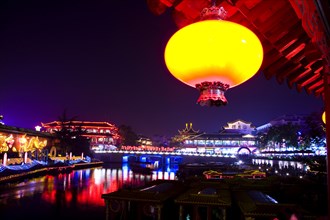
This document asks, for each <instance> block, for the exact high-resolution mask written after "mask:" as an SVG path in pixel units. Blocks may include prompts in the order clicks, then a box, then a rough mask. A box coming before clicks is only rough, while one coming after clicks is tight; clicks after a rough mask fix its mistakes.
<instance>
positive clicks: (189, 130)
mask: <svg viewBox="0 0 330 220" xmlns="http://www.w3.org/2000/svg"><path fill="white" fill-rule="evenodd" d="M178 132H179V134H181V135H182V134H198V133H200V132H199V130H197V131H196V130H194V128H193V126H192V123H191V122H190V123H189V126H188V123H186V127H185V128H184V129H183V130H178Z"/></svg>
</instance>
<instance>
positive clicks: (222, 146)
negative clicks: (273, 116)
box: [174, 120, 257, 155]
mask: <svg viewBox="0 0 330 220" xmlns="http://www.w3.org/2000/svg"><path fill="white" fill-rule="evenodd" d="M178 132H179V135H176V136H175V137H174V139H175V140H176V141H178V142H181V143H182V146H181V149H180V151H182V152H191V153H206V154H223V155H233V154H250V153H253V152H254V151H255V150H256V143H257V142H256V137H255V136H254V132H255V127H254V126H252V124H251V123H249V122H246V121H243V120H236V121H233V122H228V123H227V125H226V126H223V127H222V128H221V129H220V131H219V132H218V133H205V132H200V131H199V130H195V129H194V128H193V127H192V123H190V124H188V123H187V124H186V127H185V128H184V129H182V130H179V131H178Z"/></svg>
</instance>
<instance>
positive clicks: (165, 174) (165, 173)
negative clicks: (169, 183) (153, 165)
mask: <svg viewBox="0 0 330 220" xmlns="http://www.w3.org/2000/svg"><path fill="white" fill-rule="evenodd" d="M168 177H169V175H168V172H164V180H168Z"/></svg>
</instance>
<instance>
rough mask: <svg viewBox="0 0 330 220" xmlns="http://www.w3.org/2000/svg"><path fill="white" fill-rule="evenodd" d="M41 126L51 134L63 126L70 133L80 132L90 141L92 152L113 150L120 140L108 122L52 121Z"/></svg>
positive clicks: (113, 127) (114, 128)
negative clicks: (78, 130)
mask: <svg viewBox="0 0 330 220" xmlns="http://www.w3.org/2000/svg"><path fill="white" fill-rule="evenodd" d="M41 124H42V127H43V128H44V129H45V130H46V131H47V132H49V133H51V134H54V133H56V131H60V130H61V129H62V127H63V126H64V127H66V128H67V129H69V130H71V131H75V130H77V129H80V130H81V131H82V136H84V137H87V138H88V139H89V140H90V147H91V149H93V150H110V149H113V148H115V146H116V145H117V144H118V142H119V140H120V136H119V134H118V128H117V127H116V126H115V125H113V124H111V123H109V122H92V121H67V122H61V121H53V122H48V123H41Z"/></svg>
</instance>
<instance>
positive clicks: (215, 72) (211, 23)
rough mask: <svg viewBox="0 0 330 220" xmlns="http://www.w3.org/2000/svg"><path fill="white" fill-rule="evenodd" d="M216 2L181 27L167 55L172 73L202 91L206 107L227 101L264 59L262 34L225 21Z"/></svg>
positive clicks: (254, 72)
mask: <svg viewBox="0 0 330 220" xmlns="http://www.w3.org/2000/svg"><path fill="white" fill-rule="evenodd" d="M226 13H227V12H226V11H225V9H224V8H223V7H217V6H215V5H213V6H211V7H210V8H205V9H203V10H202V12H201V20H200V21H198V22H196V23H193V24H190V25H188V26H185V27H183V28H181V29H180V30H178V31H177V32H176V33H175V34H174V35H173V36H172V37H171V38H170V40H169V41H168V43H167V45H166V48H165V53H164V58H165V63H166V66H167V68H168V70H169V71H170V73H171V74H172V75H173V76H174V77H175V78H177V79H178V80H180V81H181V82H183V83H185V84H187V85H189V86H191V87H194V88H196V89H198V90H199V91H200V96H199V98H198V100H197V103H198V104H200V105H202V106H221V105H226V104H227V99H226V98H225V96H224V93H225V92H226V91H227V90H228V89H230V88H233V87H235V86H237V85H240V84H241V83H243V82H245V81H247V80H248V79H250V78H251V77H252V76H253V75H255V74H256V73H257V72H258V70H259V68H260V66H261V64H262V61H263V48H262V45H261V42H260V40H259V39H258V37H257V36H256V35H255V34H254V33H253V32H252V31H251V30H249V29H248V28H246V27H245V26H242V25H240V24H237V23H234V22H231V21H225V20H224V18H225V17H226Z"/></svg>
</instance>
